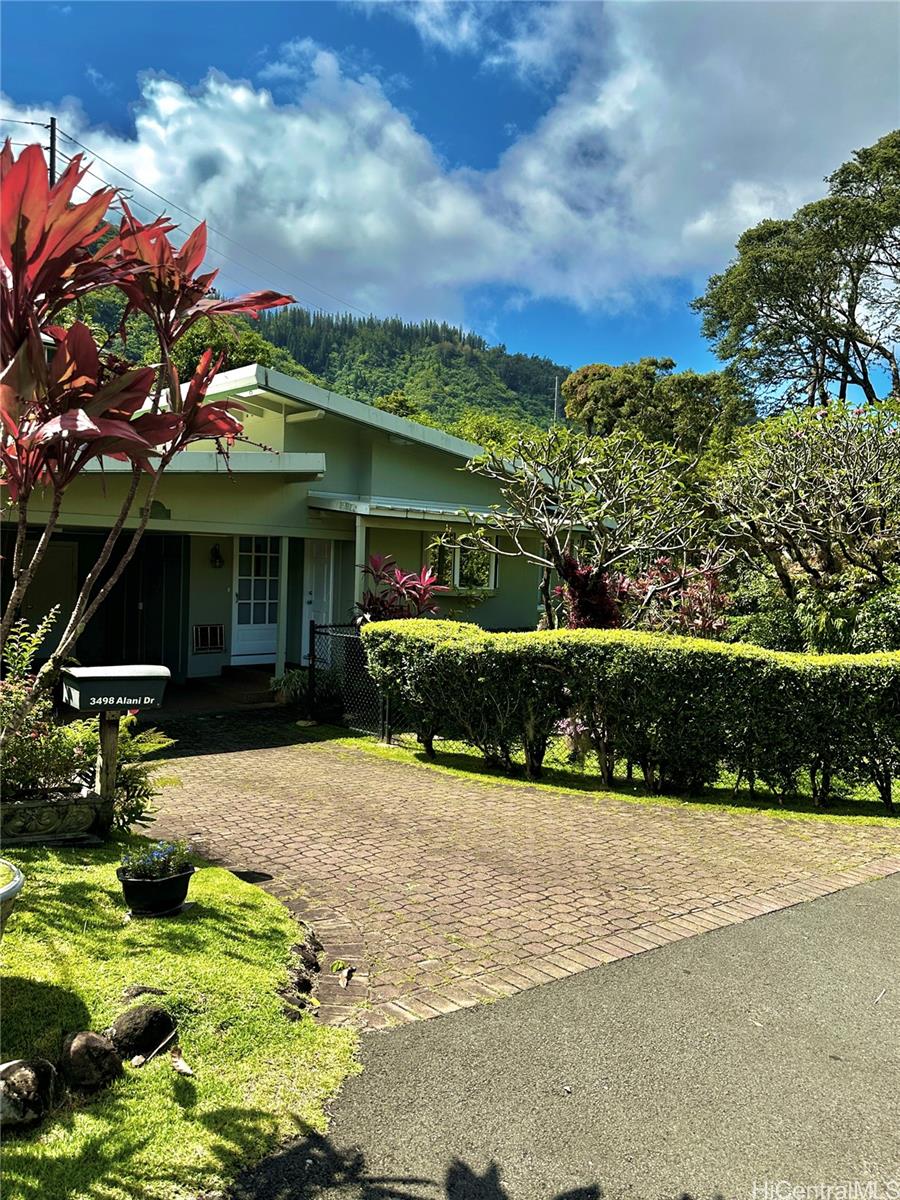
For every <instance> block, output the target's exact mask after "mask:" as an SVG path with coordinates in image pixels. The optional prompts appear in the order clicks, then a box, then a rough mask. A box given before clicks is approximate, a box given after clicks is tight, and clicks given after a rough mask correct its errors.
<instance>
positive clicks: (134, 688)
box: [62, 666, 170, 712]
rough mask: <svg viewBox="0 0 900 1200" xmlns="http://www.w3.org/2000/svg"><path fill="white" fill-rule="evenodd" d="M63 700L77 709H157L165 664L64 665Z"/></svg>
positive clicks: (165, 671) (94, 710) (164, 674)
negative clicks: (152, 665) (156, 665)
mask: <svg viewBox="0 0 900 1200" xmlns="http://www.w3.org/2000/svg"><path fill="white" fill-rule="evenodd" d="M62 676H63V701H64V702H65V703H66V704H68V705H69V706H70V707H71V708H77V709H78V711H79V712H101V711H103V710H110V709H113V710H114V709H124V708H159V706H160V705H161V704H162V698H163V693H164V692H165V690H166V682H167V681H168V679H169V676H170V672H169V668H168V667H148V666H125V667H64V668H63V672H62Z"/></svg>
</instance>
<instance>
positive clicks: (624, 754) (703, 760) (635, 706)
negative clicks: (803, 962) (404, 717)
mask: <svg viewBox="0 0 900 1200" xmlns="http://www.w3.org/2000/svg"><path fill="white" fill-rule="evenodd" d="M363 644H364V646H365V648H366V652H367V654H368V658H369V665H370V669H371V671H372V674H373V676H374V677H375V679H376V682H378V684H379V685H380V686H381V687H382V688H384V689H385V690H386V691H387V692H388V693H389V695H392V696H395V697H397V698H398V699H399V700H400V701H401V702H402V703H403V704H404V705H405V707H406V710H407V712H409V713H411V714H413V716H414V719H415V726H416V731H417V732H418V734H419V737H420V739H421V740H422V741H423V742H424V743H425V745H426V747H429V748H431V747H432V745H433V740H434V738H435V737H436V736H437V735H438V734H441V735H443V736H445V737H448V738H451V739H461V740H464V741H466V742H469V743H470V744H471V745H473V746H476V747H477V748H478V749H479V750H481V752H482V753H483V754H484V756H485V758H486V759H487V760H488V761H489V762H492V763H494V764H496V765H499V766H501V767H503V768H505V769H507V770H509V769H511V767H512V762H513V754H514V752H515V751H517V750H521V751H522V752H523V754H524V758H525V766H526V771H527V773H528V774H529V776H532V777H533V776H536V775H538V774H539V773H540V771H541V766H542V761H543V757H544V753H545V751H546V748H547V744H548V742H549V741H550V739H551V738H552V737H554V736H565V737H571V733H572V730H577V731H578V735H579V738H581V739H583V738H585V737H586V738H587V739H589V743H590V745H591V747H592V749H593V751H594V752H595V753H596V755H597V759H598V762H599V764H600V770H601V774H602V776H603V778H604V779H605V780H606V781H607V782H611V781H612V779H613V773H614V766H615V763H616V761H617V760H621V759H623V758H624V759H627V760H629V761H631V762H634V763H637V764H638V765H639V766H640V768H641V771H642V772H643V775H644V779H645V782H646V784H647V787H648V788H649V789H650V790H651V791H654V792H661V791H664V790H676V791H687V792H695V791H697V790H698V789H700V788H702V787H703V786H704V785H707V784H709V783H712V782H714V781H715V780H716V779H717V778H718V776H719V775H720V773H721V772H722V770H723V769H727V770H731V771H733V772H735V774H736V775H737V777H738V782H740V780H741V779H746V780H747V781H748V782H749V784H750V786H751V787H753V786H754V785H755V783H756V782H757V781H762V782H764V783H766V784H767V785H768V786H770V787H771V788H772V789H773V790H775V791H776V792H777V793H778V794H784V793H787V792H791V791H793V790H795V789H796V787H797V784H798V780H799V778H800V777H801V776H802V775H804V774H808V776H809V779H810V781H811V784H812V790H813V797H814V799H815V801H816V803H818V804H825V803H827V801H828V799H829V798H830V796H831V794H832V792H833V787H834V780H835V777H836V776H837V775H840V776H841V777H842V778H847V779H853V778H858V779H866V780H869V781H870V782H872V783H874V784H875V785H876V787H877V788H878V790H879V794H880V795H881V798H882V800H883V801H884V803H885V806H886V807H887V808H888V809H889V810H891V780H892V779H893V778H896V776H897V775H898V774H900V653H884V654H866V655H852V654H843V655H828V656H824V655H823V656H819V655H811V654H808V655H804V654H789V653H783V652H779V651H772V650H764V649H762V648H759V647H755V646H748V645H741V644H738V645H732V644H726V643H721V642H713V641H709V640H706V639H700V638H685V637H677V636H670V635H666V634H656V633H635V632H629V631H624V630H595V629H590V630H552V631H546V632H539V633H526V634H496V633H489V632H487V631H485V630H482V629H478V628H476V627H475V626H472V625H463V624H456V623H454V622H448V621H403V622H388V623H382V624H378V625H375V626H370V627H367V628H366V629H365V630H364V631H363Z"/></svg>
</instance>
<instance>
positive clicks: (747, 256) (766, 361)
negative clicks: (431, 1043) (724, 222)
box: [694, 130, 900, 406]
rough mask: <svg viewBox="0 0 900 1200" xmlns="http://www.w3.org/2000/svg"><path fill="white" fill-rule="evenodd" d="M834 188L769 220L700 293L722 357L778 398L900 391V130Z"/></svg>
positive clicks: (698, 305) (853, 164)
mask: <svg viewBox="0 0 900 1200" xmlns="http://www.w3.org/2000/svg"><path fill="white" fill-rule="evenodd" d="M827 182H828V195H827V196H826V197H824V198H823V199H822V200H817V201H815V202H814V203H812V204H807V205H805V206H804V207H803V208H801V209H800V210H799V211H798V212H796V213H795V214H794V216H793V217H791V218H790V219H789V220H781V221H775V220H766V221H762V222H760V224H758V225H756V226H754V227H753V228H752V229H748V230H747V232H746V233H744V234H743V235H742V236H741V237H740V239H739V240H738V243H737V257H736V259H735V260H734V261H733V262H732V263H731V265H730V266H729V267H728V268H727V269H726V270H725V271H724V272H722V273H721V274H718V275H713V276H712V277H711V278H710V280H709V283H708V285H707V288H706V291H705V293H704V294H703V295H702V296H701V297H699V298H698V299H697V300H695V301H694V308H695V310H696V311H697V312H699V313H701V315H702V317H703V332H704V334H705V335H706V336H707V337H708V338H710V339H711V340H712V341H713V343H714V344H715V349H716V353H717V354H718V356H719V357H720V358H721V359H723V361H725V362H727V363H729V364H730V366H731V367H732V369H733V370H734V371H736V372H737V374H738V375H739V376H740V378H741V379H742V380H744V381H745V382H746V384H747V385H748V386H749V387H750V388H752V389H753V390H755V391H757V392H758V393H759V394H760V396H761V397H763V398H766V399H767V401H768V403H769V404H770V405H777V406H784V405H786V404H792V403H796V402H804V403H807V404H824V403H827V402H828V400H829V397H830V396H833V395H837V396H838V397H840V398H842V399H846V398H852V394H855V395H856V396H859V398H860V399H864V400H868V401H872V400H875V399H877V398H879V397H885V396H887V395H900V369H898V361H897V345H898V342H900V130H898V131H894V132H892V133H889V134H887V135H886V136H885V137H883V138H881V140H880V141H878V142H876V144H875V145H874V146H870V147H868V148H866V149H863V150H858V151H857V152H856V153H855V154H854V155H853V157H852V159H851V160H850V161H849V162H846V163H844V164H843V166H841V167H839V168H838V169H837V170H836V171H835V172H834V173H833V174H832V175H831V176H829V178H828V181H827Z"/></svg>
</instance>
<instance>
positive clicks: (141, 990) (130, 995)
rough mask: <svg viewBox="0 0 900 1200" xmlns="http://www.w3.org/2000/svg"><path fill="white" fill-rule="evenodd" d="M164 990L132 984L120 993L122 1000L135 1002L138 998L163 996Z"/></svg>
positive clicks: (146, 985)
mask: <svg viewBox="0 0 900 1200" xmlns="http://www.w3.org/2000/svg"><path fill="white" fill-rule="evenodd" d="M165 994H166V993H165V989H164V988H157V987H150V986H149V984H145V983H133V984H132V985H131V987H127V988H126V989H125V990H124V992H123V993H122V999H123V1000H137V998H138V996H164V995H165Z"/></svg>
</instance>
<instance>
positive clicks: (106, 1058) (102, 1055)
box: [59, 1030, 122, 1092]
mask: <svg viewBox="0 0 900 1200" xmlns="http://www.w3.org/2000/svg"><path fill="white" fill-rule="evenodd" d="M59 1066H60V1070H61V1071H62V1074H63V1078H64V1079H65V1081H66V1083H68V1085H69V1087H71V1088H73V1089H75V1090H76V1091H79V1092H95V1091H96V1090H97V1089H98V1088H102V1087H105V1085H106V1084H107V1083H112V1081H113V1080H114V1079H115V1078H116V1076H117V1075H120V1074H121V1072H122V1063H121V1060H120V1059H119V1056H118V1054H116V1048H115V1046H114V1045H113V1044H112V1042H111V1041H110V1040H109V1038H107V1037H104V1036H103V1034H102V1033H92V1032H91V1031H90V1030H84V1031H83V1032H82V1033H71V1034H69V1036H68V1037H67V1038H66V1040H65V1041H64V1042H63V1051H62V1057H61V1058H60V1060H59Z"/></svg>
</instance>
